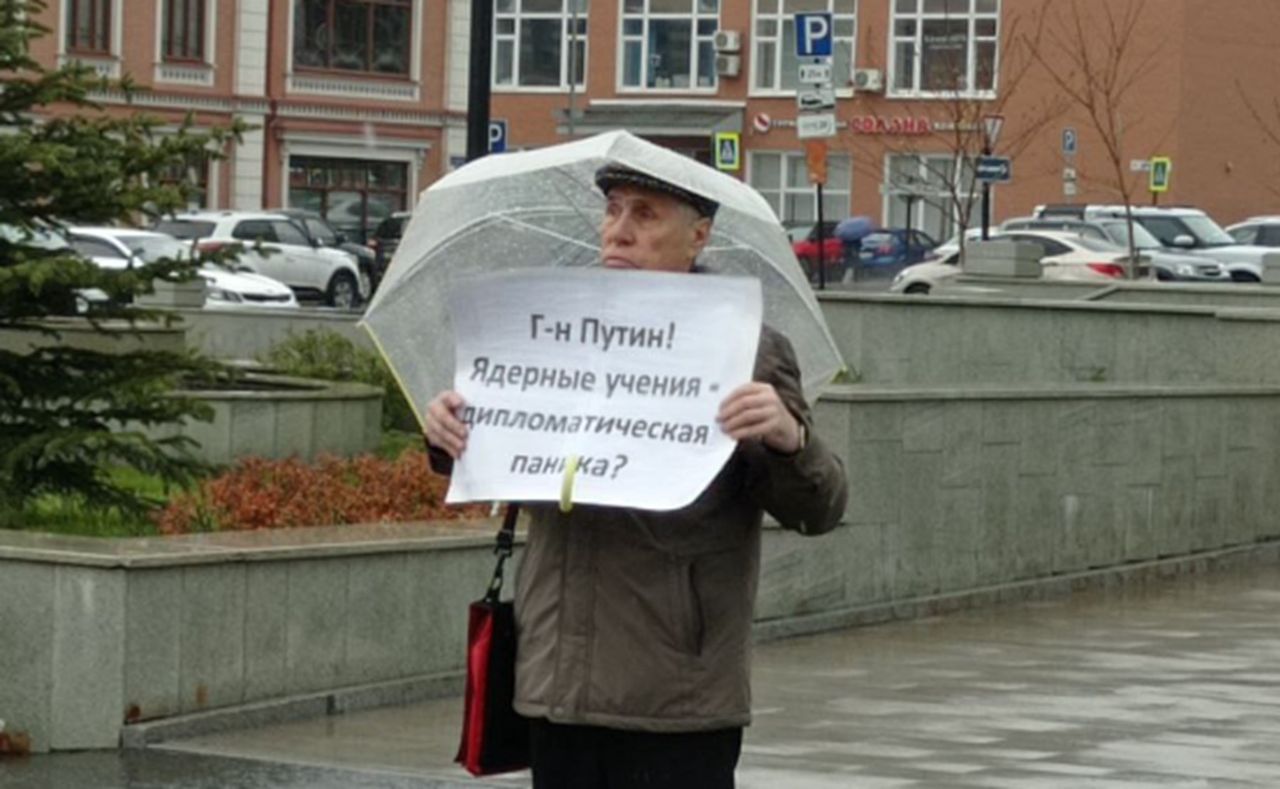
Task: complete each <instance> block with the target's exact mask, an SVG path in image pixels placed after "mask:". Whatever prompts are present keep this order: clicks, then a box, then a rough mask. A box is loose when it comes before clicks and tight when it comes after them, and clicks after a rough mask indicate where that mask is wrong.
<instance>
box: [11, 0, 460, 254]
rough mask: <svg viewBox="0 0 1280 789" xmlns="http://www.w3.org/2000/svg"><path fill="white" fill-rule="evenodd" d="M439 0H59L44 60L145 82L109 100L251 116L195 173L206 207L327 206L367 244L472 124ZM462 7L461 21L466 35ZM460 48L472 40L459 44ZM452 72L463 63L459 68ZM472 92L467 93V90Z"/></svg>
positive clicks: (210, 117) (450, 8)
mask: <svg viewBox="0 0 1280 789" xmlns="http://www.w3.org/2000/svg"><path fill="white" fill-rule="evenodd" d="M466 8H467V6H466V3H465V2H448V3H446V2H431V1H430V0H366V1H362V2H350V1H348V0H289V1H288V2H273V1H270V0H127V2H126V0H53V1H52V2H50V3H49V6H48V8H47V9H46V10H45V12H44V18H43V19H42V20H41V21H42V22H44V24H45V25H46V27H48V28H50V29H51V31H52V32H51V34H50V35H49V36H46V37H44V38H41V39H39V40H38V41H37V42H35V44H34V46H33V52H34V54H35V55H36V56H37V57H38V58H40V59H41V61H42V62H44V63H47V64H49V65H53V64H55V63H61V62H65V61H66V60H68V59H73V58H74V59H78V60H80V61H82V62H84V63H86V64H89V65H92V66H93V67H94V68H95V69H97V70H98V71H99V72H100V73H102V74H104V75H107V76H110V77H121V76H124V75H126V74H127V75H129V76H130V77H131V78H132V79H133V80H134V82H135V83H136V84H137V86H138V87H139V88H140V89H141V91H140V92H139V93H137V94H136V95H134V96H132V97H131V98H126V96H125V95H124V94H123V93H115V92H112V93H108V94H106V95H105V96H101V97H98V98H99V100H100V101H102V102H103V103H104V104H105V105H106V106H107V111H108V112H112V113H133V112H139V111H145V112H148V113H150V114H152V115H155V116H158V117H159V118H161V119H165V120H168V121H169V122H171V124H172V126H173V127H174V128H176V127H177V125H178V124H179V123H180V122H181V121H182V119H183V118H184V117H185V116H186V115H187V113H188V112H191V113H194V117H195V120H196V123H197V125H198V126H202V127H208V126H214V125H222V126H225V125H227V124H228V123H229V122H230V121H231V120H232V119H233V118H240V119H243V120H244V121H245V122H247V123H249V124H250V125H251V130H250V131H249V132H248V133H247V134H246V135H245V137H244V141H243V143H242V144H241V145H238V146H236V147H235V148H234V150H232V151H230V153H229V157H228V158H227V159H226V160H225V161H221V162H216V163H213V164H211V165H210V166H209V167H208V168H207V170H205V171H203V172H199V173H194V174H191V177H193V178H195V179H196V180H197V181H198V182H199V185H200V187H201V188H200V197H199V200H198V203H199V205H200V206H201V207H208V208H234V209H246V210H256V209H262V208H269V207H276V206H291V207H302V208H310V209H315V210H318V211H321V212H322V213H324V214H325V215H326V216H328V218H329V219H330V221H331V222H333V224H334V225H335V226H336V227H337V228H338V229H339V230H343V231H345V232H347V233H348V234H349V235H351V236H352V237H354V238H356V239H362V238H363V237H364V235H365V234H366V233H367V232H368V231H369V230H370V229H371V228H373V227H374V226H376V224H377V223H378V222H379V221H380V220H381V219H382V218H383V217H385V216H387V215H388V214H390V213H391V212H393V211H398V210H405V209H409V208H412V206H413V203H414V197H415V196H416V194H417V193H418V192H419V191H420V190H421V189H423V188H425V187H426V186H427V185H428V184H429V183H431V181H433V180H435V179H436V178H438V177H439V175H440V173H441V172H442V169H443V167H444V163H445V162H447V161H448V153H447V151H446V146H447V141H448V140H449V138H450V130H451V129H453V130H454V131H453V137H454V138H456V139H457V140H459V141H460V140H462V139H464V130H465V87H466V86H465V61H464V64H463V71H462V73H461V75H460V76H459V75H457V74H455V76H454V78H453V79H450V77H449V68H450V67H451V66H454V67H456V66H457V64H456V63H454V62H453V61H451V60H450V57H449V52H450V49H451V48H453V49H457V47H456V44H455V43H454V42H452V41H451V39H450V31H453V30H456V29H457V27H458V25H457V24H455V22H454V19H453V17H454V16H456V15H457V13H458V11H459V9H461V10H462V11H464V12H465V10H466ZM466 18H467V17H466V16H465V14H464V17H463V21H464V24H462V26H461V27H462V29H463V30H465V29H466V25H465V20H466ZM463 53H464V55H465V46H464V47H463ZM455 71H456V68H455ZM459 97H462V98H459Z"/></svg>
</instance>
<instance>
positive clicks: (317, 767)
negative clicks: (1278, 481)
mask: <svg viewBox="0 0 1280 789" xmlns="http://www.w3.org/2000/svg"><path fill="white" fill-rule="evenodd" d="M1278 604H1280V568H1266V569H1263V570H1250V571H1241V573H1240V574H1238V575H1224V576H1214V577H1200V578H1196V577H1190V578H1185V577H1184V578H1181V579H1178V580H1175V581H1169V582H1163V583H1157V584H1153V585H1150V586H1148V587H1146V588H1145V589H1142V590H1130V591H1126V592H1111V593H1106V592H1099V593H1089V594H1082V595H1077V596H1076V597H1074V598H1073V599H1071V600H1069V601H1053V602H1044V603H1032V604H1023V605H1017V606H1009V607H1000V608H993V609H987V610H984V611H978V612H972V613H966V614H957V615H952V616H949V617H945V618H939V619H932V620H924V621H916V622H905V623H895V624H888V625H882V626H877V627H868V628H860V629H855V630H848V631H842V632H837V633H830V634H825V635H820V636H813V637H808V638H802V639H795V640H790V641H782V642H774V643H770V644H766V645H762V646H759V647H757V649H756V659H755V672H754V680H755V688H756V699H755V712H756V720H755V724H754V725H753V726H751V727H750V728H749V729H748V731H747V737H746V742H745V746H744V750H743V756H742V762H741V765H740V768H739V770H738V784H739V786H740V787H744V788H745V789H784V788H785V789H810V788H814V789H817V788H820V787H821V788H825V787H858V788H859V789H879V788H881V787H884V788H886V789H887V788H888V787H1009V788H1010V789H1012V788H1013V787H1017V788H1018V789H1026V788H1028V787H1031V788H1032V789H1039V788H1040V787H1073V788H1074V787H1108V788H1110V787H1156V786H1159V787H1164V788H1165V789H1167V788H1168V787H1182V788H1185V789H1190V787H1213V788H1214V789H1218V788H1219V787H1227V788H1229V789H1230V788H1235V787H1275V786H1277V785H1280V750H1277V749H1276V747H1275V744H1276V743H1277V742H1280V665H1278V664H1280V631H1278V630H1277V628H1276V614H1275V612H1276V610H1277V606H1278ZM460 715H461V711H460V701H459V700H458V699H445V700H440V701H434V702H428V703H423V704H417V705H412V706H407V707H399V708H388V709H380V710H373V711H368V712H361V713H352V714H347V715H342V716H334V717H329V718H324V719H320V720H311V721H303V722H297V723H290V724H283V725H278V726H272V727H266V728H262V729H256V730H248V731H241V732H234V733H228V734H221V735H211V736H206V737H200V738H196V739H192V740H186V741H181V742H174V743H168V744H166V745H164V746H162V748H163V751H164V752H163V753H162V752H154V751H153V752H151V753H150V754H148V755H147V756H140V757H129V756H126V757H124V758H125V759H129V758H138V759H142V760H143V761H145V759H147V758H150V759H153V760H163V759H166V758H167V757H169V756H179V757H181V758H182V760H184V762H185V764H186V766H187V771H186V772H185V773H183V772H182V771H181V770H179V771H176V772H174V773H173V774H174V775H185V776H187V777H188V778H187V780H186V781H181V780H178V779H175V782H171V783H162V782H157V781H155V780H151V779H149V780H147V781H145V782H142V781H139V782H135V783H128V782H123V781H122V782H118V783H98V782H95V783H86V784H82V785H84V786H95V787H108V786H113V787H114V786H121V787H147V788H148V789H151V787H159V786H166V787H192V788H193V789H194V787H214V786H262V787H268V786H271V787H279V786H289V787H293V786H297V787H303V786H308V787H326V786H333V787H341V786H350V787H365V786H370V787H373V786H379V787H388V788H389V789H399V787H402V786H404V787H407V786H416V787H423V786H440V787H453V786H458V787H482V786H518V787H524V786H528V775H527V773H524V774H518V775H515V776H508V777H504V778H497V779H489V780H486V781H483V782H482V781H476V780H474V779H471V778H469V777H467V776H466V775H465V774H464V773H462V772H461V771H460V770H459V769H458V768H456V767H455V766H454V765H452V764H451V758H452V756H453V753H454V749H455V748H456V745H457V728H458V720H459V718H460ZM112 757H114V755H112ZM201 757H235V758H238V759H250V760H261V764H259V765H258V769H259V770H275V771H277V772H276V778H275V780H274V782H273V781H269V780H267V779H265V778H262V779H261V780H257V779H255V780H256V782H255V780H249V779H246V780H245V782H230V781H226V780H220V781H219V780H216V779H215V780H214V782H209V783H206V782H203V781H201V782H193V781H194V776H195V775H196V774H203V775H204V776H205V777H206V778H210V777H211V776H212V775H215V774H217V773H216V770H218V769H225V770H230V771H232V772H235V771H239V774H242V775H246V776H247V775H251V774H252V773H253V770H254V768H253V762H252V761H251V762H238V761H223V760H211V761H208V762H199V761H191V760H193V759H199V758H201ZM42 758H43V759H45V760H46V761H49V760H57V759H60V758H62V759H66V758H71V757H42ZM40 761H41V759H40V758H38V759H33V760H31V762H32V763H33V764H35V763H38V762H40ZM140 763H141V762H140ZM283 765H301V766H302V767H297V768H296V769H295V771H294V772H292V773H291V772H290V771H289V770H286V769H285V768H284V767H283ZM8 769H9V768H8V766H0V786H6V787H7V786H10V785H15V786H22V787H23V789H27V787H33V788H34V787H41V789H42V788H43V787H44V786H51V787H52V786H56V787H58V789H64V787H71V786H77V785H80V784H75V783H27V784H21V783H20V784H8V783H6V782H5V780H4V773H5V771H7V770H8ZM211 770H212V771H215V772H210V771H211ZM281 771H283V772H281ZM306 771H312V772H310V773H307V772H306ZM135 772H137V771H136V770H135ZM228 774H230V773H228ZM28 775H30V773H28ZM290 775H292V776H296V779H297V782H296V783H290V782H289V781H292V780H294V778H292V777H289V776H290ZM11 777H12V776H11ZM152 779H154V776H152Z"/></svg>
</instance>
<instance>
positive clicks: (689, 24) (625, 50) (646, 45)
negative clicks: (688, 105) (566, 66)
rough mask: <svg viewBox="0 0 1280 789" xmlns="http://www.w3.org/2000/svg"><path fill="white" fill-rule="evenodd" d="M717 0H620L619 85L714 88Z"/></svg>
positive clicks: (718, 23) (718, 13) (717, 19)
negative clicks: (620, 82)
mask: <svg viewBox="0 0 1280 789" xmlns="http://www.w3.org/2000/svg"><path fill="white" fill-rule="evenodd" d="M719 27H720V0H623V6H622V85H623V87H626V88H656V89H659V90H673V89H674V90H689V89H703V90H708V91H709V90H713V89H714V88H715V87H716V48H715V35H716V30H718V29H719Z"/></svg>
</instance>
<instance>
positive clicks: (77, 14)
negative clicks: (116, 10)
mask: <svg viewBox="0 0 1280 789" xmlns="http://www.w3.org/2000/svg"><path fill="white" fill-rule="evenodd" d="M67 51H68V52H77V53H85V54H95V55H108V54H110V53H111V0H68V2H67Z"/></svg>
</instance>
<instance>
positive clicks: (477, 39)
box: [467, 0, 493, 162]
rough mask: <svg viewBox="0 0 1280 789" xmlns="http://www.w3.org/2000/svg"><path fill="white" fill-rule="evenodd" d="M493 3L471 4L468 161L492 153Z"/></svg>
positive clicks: (481, 0)
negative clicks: (490, 143)
mask: <svg viewBox="0 0 1280 789" xmlns="http://www.w3.org/2000/svg"><path fill="white" fill-rule="evenodd" d="M492 57H493V0H471V57H470V61H469V69H470V71H469V73H468V75H467V78H468V80H469V82H470V83H471V84H470V85H469V86H468V88H467V161H468V162H470V161H473V160H475V159H479V158H480V157H481V156H484V155H485V154H487V153H488V152H489V94H490V85H489V83H490V82H491V81H492V78H493V63H492Z"/></svg>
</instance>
